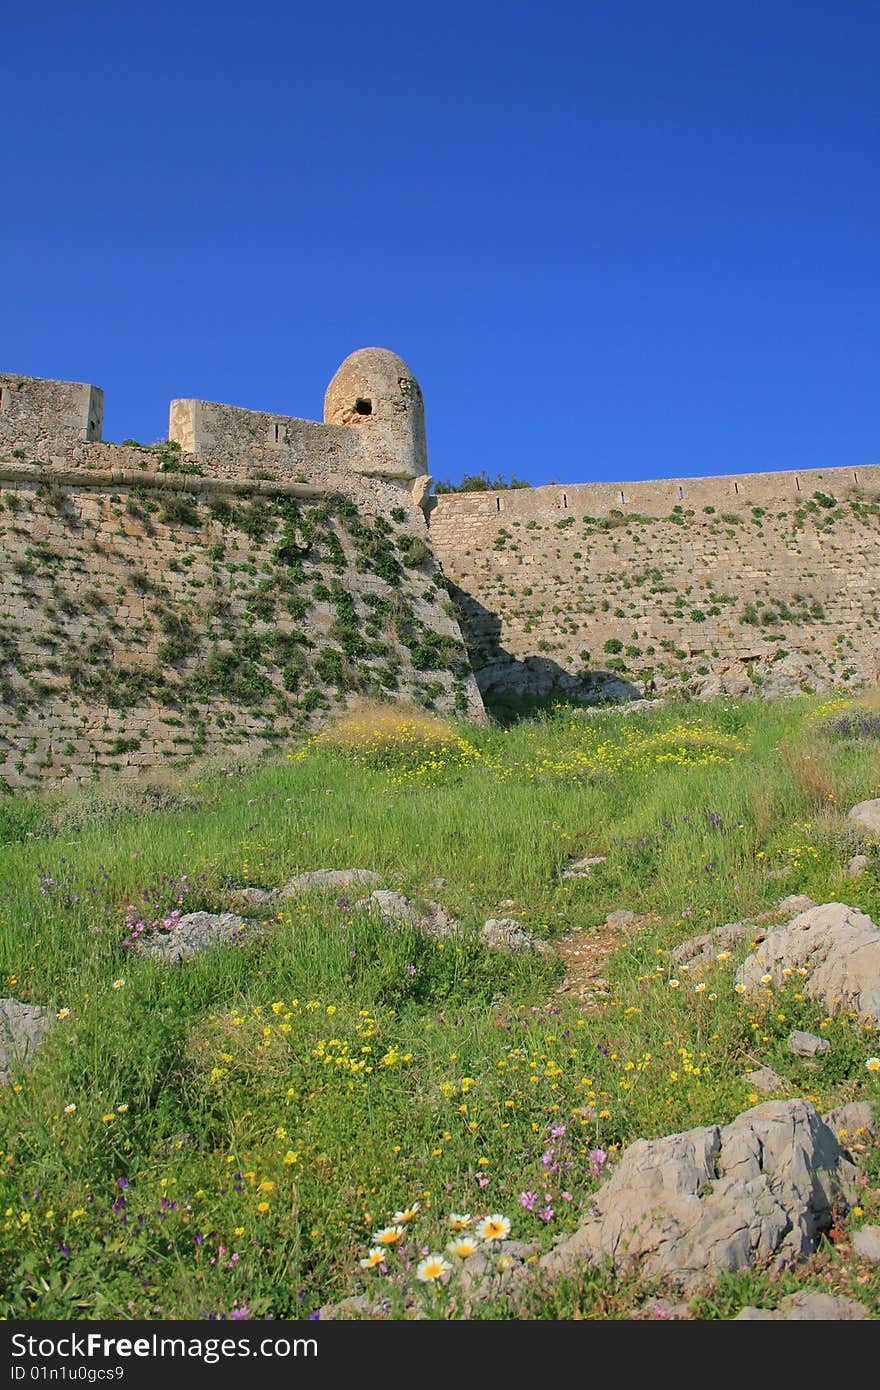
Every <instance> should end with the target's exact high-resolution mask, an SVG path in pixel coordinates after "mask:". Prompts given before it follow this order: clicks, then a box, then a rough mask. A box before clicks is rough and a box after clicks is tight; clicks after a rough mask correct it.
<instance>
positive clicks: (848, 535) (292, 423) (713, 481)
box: [0, 348, 880, 786]
mask: <svg viewBox="0 0 880 1390" xmlns="http://www.w3.org/2000/svg"><path fill="white" fill-rule="evenodd" d="M102 408H103V396H102V393H101V392H100V391H99V390H98V389H97V388H96V387H93V386H88V385H84V384H81V383H69V382H57V381H44V380H40V379H37V378H31V377H23V376H14V375H0V537H2V544H3V557H4V568H3V585H2V592H0V779H2V781H4V782H5V783H6V784H7V785H9V786H18V785H25V786H27V785H34V784H38V783H46V782H50V783H51V782H53V781H56V780H65V779H72V780H79V781H86V780H89V779H91V778H93V777H94V776H96V775H97V776H101V775H104V774H105V773H107V772H118V773H121V775H123V776H126V777H137V776H140V775H141V774H142V772H143V770H144V769H145V768H147V767H150V766H152V765H154V764H157V763H159V762H161V761H163V760H166V759H168V758H186V757H188V756H190V755H192V754H193V753H202V752H210V751H212V750H224V749H226V748H227V747H229V746H230V745H233V746H234V745H240V744H243V743H247V744H254V743H255V744H257V745H258V746H259V745H260V744H263V745H268V744H272V743H273V742H277V741H279V740H281V739H284V738H286V737H288V736H289V735H290V733H291V732H293V731H296V730H302V729H307V728H309V727H311V726H312V725H313V724H314V723H316V722H318V721H320V720H322V719H324V718H326V717H327V715H328V713H329V712H332V710H333V709H334V708H335V707H338V706H344V705H345V704H346V703H347V702H348V701H349V700H350V699H351V698H353V697H354V696H357V695H362V694H371V693H372V694H374V695H382V696H394V695H400V696H405V697H407V698H411V699H416V700H417V701H419V702H421V703H423V704H426V705H427V706H428V707H431V708H437V709H438V710H441V711H448V712H458V713H461V714H467V715H468V716H469V717H473V718H482V717H484V711H483V703H482V699H481V693H482V695H483V696H485V697H486V700H487V702H489V703H490V705H495V706H496V707H502V706H504V705H516V704H517V703H522V702H523V700H526V701H527V700H528V699H530V698H531V697H542V698H543V697H546V696H548V695H549V696H551V697H552V696H554V695H560V696H563V697H565V698H570V699H575V700H584V701H594V700H596V699H628V698H633V697H636V696H641V695H643V694H654V693H662V692H663V691H681V690H687V691H688V692H690V693H692V694H695V695H711V694H719V693H729V694H745V693H764V694H790V693H797V692H798V691H801V690H820V689H824V688H828V687H831V686H840V687H846V685H847V684H851V685H855V684H857V683H861V682H877V681H880V579H878V575H880V465H876V464H874V465H866V466H860V467H855V468H828V469H818V470H804V471H797V472H796V471H790V472H780V473H763V474H762V473H754V474H738V475H734V476H730V477H721V478H682V479H666V480H662V481H657V482H633V483H588V484H575V485H570V486H565V485H559V484H554V485H552V486H548V487H539V488H523V489H516V490H510V491H499V492H486V493H465V494H444V495H441V496H437V497H429V496H427V489H428V486H429V483H430V478H429V476H428V472H427V454H426V446H425V427H424V410H423V404H422V396H421V391H420V389H419V386H418V383H417V382H416V380H415V378H414V377H413V375H412V373H411V372H410V371H409V369H408V368H407V366H406V364H405V363H404V362H403V361H402V360H401V359H400V358H399V357H397V356H396V355H395V354H393V353H390V352H387V351H385V350H383V349H378V348H368V349H362V350H361V351H359V352H356V353H353V354H352V355H351V356H350V357H349V358H347V359H346V360H345V362H343V364H342V366H341V367H340V368H339V370H338V371H337V373H336V375H335V376H334V377H333V379H332V381H331V382H330V385H329V386H328V388H327V392H326V395H325V400H324V412H323V420H322V421H312V420H300V419H296V418H294V417H288V416H283V415H277V414H272V413H269V412H261V411H250V410H244V409H241V408H239V407H234V406H227V405H221V404H218V403H215V402H208V401H196V400H176V401H173V402H172V403H171V408H170V423H169V437H168V440H167V441H165V442H163V443H160V444H156V445H151V446H149V447H147V446H143V445H139V444H135V443H133V442H131V441H127V442H126V443H124V444H110V443H105V442H103V441H102V440H101V422H102ZM426 518H427V522H426ZM438 562H439V564H438ZM463 638H464V640H463ZM474 676H476V680H475V679H474Z"/></svg>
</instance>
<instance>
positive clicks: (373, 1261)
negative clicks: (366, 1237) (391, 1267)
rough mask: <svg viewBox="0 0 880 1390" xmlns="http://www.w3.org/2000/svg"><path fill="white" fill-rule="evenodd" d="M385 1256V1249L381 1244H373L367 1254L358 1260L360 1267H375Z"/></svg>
mask: <svg viewBox="0 0 880 1390" xmlns="http://www.w3.org/2000/svg"><path fill="white" fill-rule="evenodd" d="M384 1258H385V1251H384V1250H383V1249H382V1247H381V1245H374V1246H373V1248H372V1250H371V1251H370V1252H369V1254H367V1255H365V1256H364V1258H363V1259H362V1260H361V1261H360V1266H361V1269H375V1268H376V1265H380V1264H381V1263H382V1261H383V1260H384Z"/></svg>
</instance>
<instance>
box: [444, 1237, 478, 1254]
mask: <svg viewBox="0 0 880 1390" xmlns="http://www.w3.org/2000/svg"><path fill="white" fill-rule="evenodd" d="M478 1248H479V1241H478V1240H477V1239H476V1237H475V1236H459V1237H458V1239H457V1240H451V1241H450V1242H449V1244H448V1245H447V1247H446V1249H447V1252H448V1253H449V1254H450V1255H457V1256H458V1258H459V1259H460V1260H466V1259H467V1258H468V1256H469V1255H473V1253H474V1251H475V1250H477V1249H478Z"/></svg>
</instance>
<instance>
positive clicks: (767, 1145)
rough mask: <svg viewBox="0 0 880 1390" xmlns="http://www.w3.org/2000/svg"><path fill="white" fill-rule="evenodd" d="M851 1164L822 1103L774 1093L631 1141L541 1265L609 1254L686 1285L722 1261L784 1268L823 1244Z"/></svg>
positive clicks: (621, 1264)
mask: <svg viewBox="0 0 880 1390" xmlns="http://www.w3.org/2000/svg"><path fill="white" fill-rule="evenodd" d="M854 1175H855V1169H854V1168H853V1165H852V1164H851V1163H850V1161H849V1159H848V1157H847V1155H846V1153H845V1152H844V1150H843V1149H842V1148H841V1146H840V1143H839V1142H838V1140H837V1137H836V1136H835V1135H834V1134H833V1133H832V1131H831V1130H830V1129H829V1127H828V1126H827V1125H826V1124H825V1123H824V1121H823V1120H822V1118H821V1117H820V1115H819V1114H818V1112H817V1111H816V1109H815V1108H814V1106H812V1105H811V1104H809V1102H807V1101H803V1100H791V1101H765V1102H764V1103H763V1104H762V1105H757V1106H755V1107H754V1108H753V1109H751V1110H746V1111H745V1112H744V1113H743V1114H741V1115H739V1116H737V1118H736V1119H735V1120H734V1121H733V1122H732V1123H731V1124H729V1125H723V1126H721V1125H709V1126H706V1127H703V1128H699V1129H692V1130H689V1131H688V1132H687V1133H684V1134H671V1135H667V1136H666V1137H665V1138H662V1139H652V1140H646V1139H639V1140H637V1141H636V1142H635V1143H634V1144H631V1145H630V1147H629V1148H628V1149H627V1150H626V1151H625V1153H624V1155H623V1157H622V1159H621V1161H620V1163H619V1165H618V1167H617V1168H616V1169H615V1171H614V1172H613V1173H612V1175H611V1176H610V1177H609V1179H608V1180H607V1181H606V1182H605V1183H603V1185H602V1187H601V1188H600V1189H599V1192H598V1194H597V1196H596V1199H595V1202H594V1206H593V1210H592V1213H591V1215H590V1216H589V1217H588V1218H587V1220H586V1221H585V1222H584V1223H583V1224H582V1225H581V1226H580V1227H579V1229H578V1230H577V1231H576V1232H575V1233H574V1234H573V1235H571V1236H567V1237H564V1238H563V1239H562V1240H560V1241H559V1242H558V1243H557V1244H556V1246H555V1248H554V1249H553V1250H552V1251H550V1252H549V1253H548V1254H546V1255H545V1256H544V1257H543V1258H542V1260H541V1261H540V1265H541V1267H542V1268H543V1269H544V1270H545V1271H546V1272H547V1273H549V1274H552V1273H557V1272H563V1271H572V1270H576V1269H577V1267H578V1266H583V1265H600V1264H602V1263H603V1262H604V1261H606V1260H610V1262H611V1264H612V1266H613V1268H614V1269H615V1270H620V1269H625V1268H627V1267H633V1266H634V1267H636V1268H637V1269H638V1270H639V1272H640V1273H642V1274H643V1275H645V1276H646V1277H648V1278H663V1279H668V1280H670V1281H671V1282H672V1283H673V1284H676V1285H679V1286H680V1287H682V1288H684V1289H686V1290H690V1289H694V1288H696V1287H698V1286H699V1285H700V1283H702V1282H703V1281H705V1280H707V1279H710V1278H712V1277H713V1276H715V1275H717V1274H718V1273H720V1272H722V1271H735V1270H739V1269H745V1268H746V1267H747V1266H750V1265H753V1264H762V1265H763V1264H768V1265H772V1266H773V1267H774V1268H777V1269H779V1268H782V1267H784V1266H786V1265H788V1264H791V1263H792V1262H794V1261H795V1260H797V1259H799V1258H801V1257H803V1256H805V1255H808V1254H809V1253H811V1252H812V1251H813V1250H814V1249H815V1248H816V1244H817V1242H818V1239H819V1237H820V1236H821V1234H822V1233H823V1232H824V1231H827V1230H828V1229H829V1228H830V1226H831V1224H832V1212H833V1211H834V1210H835V1209H836V1210H837V1211H838V1212H840V1211H841V1210H845V1209H846V1197H845V1193H844V1185H845V1183H846V1182H847V1180H848V1179H851V1178H852V1177H853V1176H854Z"/></svg>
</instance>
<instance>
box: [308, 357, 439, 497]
mask: <svg viewBox="0 0 880 1390" xmlns="http://www.w3.org/2000/svg"><path fill="white" fill-rule="evenodd" d="M324 423H325V425H345V426H346V427H347V428H349V429H354V430H359V431H360V433H361V439H362V442H363V453H364V467H363V472H365V473H370V474H375V475H376V476H378V477H382V478H400V479H412V478H419V477H421V476H422V475H423V474H426V473H427V471H428V455H427V449H426V446H425V411H424V406H423V405H422V392H421V389H420V387H419V383H418V382H417V381H416V379H415V377H414V376H413V374H412V372H411V371H410V369H409V367H408V366H407V365H406V363H405V362H404V361H403V359H402V358H400V357H398V356H397V354H396V353H394V352H388V351H387V349H386V348H360V349H359V350H358V351H357V352H353V353H352V354H351V356H350V357H346V359H345V361H344V362H343V363H342V366H341V367H340V368H339V370H338V371H337V373H336V375H335V376H334V378H333V380H332V381H331V382H330V385H329V386H328V387H327V392H326V394H325V396H324Z"/></svg>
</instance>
